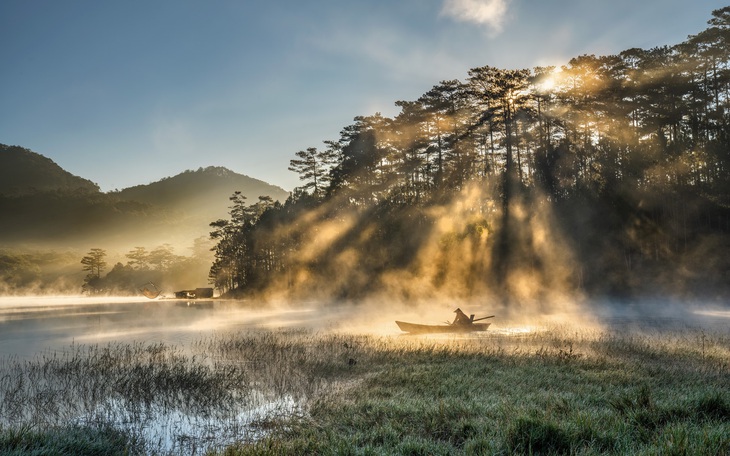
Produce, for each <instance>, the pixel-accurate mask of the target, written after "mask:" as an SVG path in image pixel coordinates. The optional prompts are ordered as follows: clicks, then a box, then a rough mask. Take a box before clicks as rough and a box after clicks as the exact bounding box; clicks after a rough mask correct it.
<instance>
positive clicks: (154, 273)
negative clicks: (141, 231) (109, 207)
mask: <svg viewBox="0 0 730 456" xmlns="http://www.w3.org/2000/svg"><path fill="white" fill-rule="evenodd" d="M191 250H192V252H191V255H190V256H184V255H177V254H175V249H174V247H173V246H171V245H170V244H163V245H160V246H157V247H155V248H154V249H152V250H148V249H147V248H146V247H141V246H140V247H135V248H134V249H132V250H130V251H129V252H127V253H126V254H125V255H124V257H125V258H126V263H122V262H121V261H117V262H116V263H114V265H113V266H112V267H111V268H109V262H108V261H107V251H106V250H105V249H102V248H92V249H90V250H89V251H88V252H87V253H86V255H85V256H84V257H83V258H82V259H81V265H82V266H81V269H82V270H83V271H84V272H85V273H86V276H85V278H84V280H83V285H82V286H81V291H82V292H83V293H85V294H88V295H139V294H140V293H141V292H142V291H143V290H144V289H145V288H148V289H153V290H157V291H159V292H162V291H165V292H170V291H175V290H177V289H190V288H196V287H200V286H202V285H204V284H203V283H200V278H201V277H205V271H206V270H207V269H208V267H209V266H210V244H209V242H208V241H207V240H206V239H205V238H198V239H196V240H195V242H194V244H193V246H192V248H191ZM77 264H78V262H77ZM77 290H78V289H77Z"/></svg>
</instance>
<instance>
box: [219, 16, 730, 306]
mask: <svg viewBox="0 0 730 456" xmlns="http://www.w3.org/2000/svg"><path fill="white" fill-rule="evenodd" d="M396 106H398V107H399V108H400V112H399V113H398V114H397V115H396V116H395V117H394V118H387V117H384V116H382V115H381V114H379V113H376V114H374V115H370V116H358V117H355V118H354V123H353V124H351V125H348V126H346V127H344V128H343V129H342V131H341V133H340V138H339V139H338V140H334V141H326V142H325V143H326V145H327V150H326V152H325V151H319V150H317V149H316V148H314V147H310V148H307V149H305V150H302V151H300V152H297V153H296V156H297V158H296V159H293V160H292V161H291V166H290V168H289V169H290V170H292V171H294V172H296V173H298V174H299V175H300V178H301V179H302V181H303V182H304V185H303V186H302V187H301V188H299V189H297V190H296V191H295V192H294V193H293V195H292V197H290V199H289V200H288V201H287V202H286V203H285V204H283V205H281V204H269V203H264V202H261V201H259V202H257V203H255V204H253V205H251V206H246V205H245V202H244V201H242V200H241V199H240V198H239V197H236V196H235V195H234V197H233V198H232V201H233V205H232V207H231V219H230V220H228V221H225V220H221V221H218V222H215V223H214V224H213V226H214V228H215V231H214V232H213V238H214V239H215V240H217V241H218V247H217V250H216V255H217V260H216V263H215V264H214V266H213V269H211V280H213V281H214V283H215V284H216V285H217V286H219V287H221V288H222V289H223V290H226V291H227V290H238V291H245V292H252V293H253V292H257V291H262V290H272V289H274V290H279V291H281V290H288V292H295V293H305V294H306V293H309V294H311V293H314V292H316V291H317V290H319V291H322V290H326V293H327V294H328V295H330V296H362V295H366V294H368V293H372V292H374V291H375V290H390V291H392V290H396V292H397V293H400V294H402V295H404V296H413V295H414V294H416V295H417V294H419V293H432V292H443V293H447V294H449V295H455V296H467V295H473V294H475V293H483V292H485V290H489V291H491V292H494V293H497V294H502V295H503V296H506V295H510V296H513V295H520V293H527V294H529V296H530V297H532V298H539V297H540V296H542V295H544V294H545V293H549V292H550V290H555V289H556V288H561V289H569V290H583V291H587V292H591V293H611V294H625V293H632V292H640V291H641V290H645V289H649V288H652V287H654V288H656V289H664V290H667V291H687V290H689V289H693V288H694V289H696V288H697V287H698V286H702V285H701V284H704V285H708V284H709V285H712V286H719V287H722V286H724V285H723V284H725V283H726V282H727V280H726V279H727V274H728V271H730V260H727V259H726V258H724V256H723V255H719V254H717V252H718V251H719V250H718V249H721V250H722V249H725V250H723V251H726V249H727V247H729V246H730V236H729V234H730V172H729V171H730V169H729V167H730V112H729V109H730V7H728V8H723V9H720V10H716V11H713V13H712V18H711V19H710V21H709V27H708V28H707V29H706V30H704V31H702V32H700V33H698V34H697V35H693V36H690V37H689V38H688V39H687V40H686V41H685V42H683V43H680V44H677V45H674V46H662V47H657V48H653V49H648V50H645V49H629V50H626V51H624V52H621V53H619V54H617V55H608V56H595V55H582V56H578V57H576V58H573V59H571V60H570V61H569V62H568V63H567V64H565V65H563V66H561V67H549V68H544V67H538V68H533V69H519V70H504V69H499V68H494V67H490V66H484V67H479V68H474V69H471V70H469V71H468V78H467V79H466V80H465V81H459V80H448V81H441V82H440V83H438V84H436V85H435V86H434V87H433V88H432V89H431V90H429V91H428V92H426V93H425V94H424V95H422V96H421V97H419V98H418V99H417V100H414V101H397V102H396ZM224 277H225V279H223V278H224ZM528 282H529V284H530V285H529V286H527V285H526V283H528ZM405 283H417V284H419V287H418V289H419V290H420V291H414V290H415V287H411V286H406V285H404V284H405ZM680 287H681V288H682V290H679V288H680ZM528 288H529V289H530V291H529V292H525V291H524V290H526V289H528Z"/></svg>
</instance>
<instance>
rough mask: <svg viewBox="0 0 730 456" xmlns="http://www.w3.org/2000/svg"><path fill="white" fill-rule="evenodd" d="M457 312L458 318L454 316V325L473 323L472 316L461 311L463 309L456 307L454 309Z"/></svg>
mask: <svg viewBox="0 0 730 456" xmlns="http://www.w3.org/2000/svg"><path fill="white" fill-rule="evenodd" d="M454 313H455V314H456V318H454V322H453V323H452V325H470V324H472V321H471V318H469V317H468V316H467V315H466V314H465V313H464V312H462V311H461V309H460V308H459V309H456V310H455V311H454Z"/></svg>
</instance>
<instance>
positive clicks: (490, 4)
mask: <svg viewBox="0 0 730 456" xmlns="http://www.w3.org/2000/svg"><path fill="white" fill-rule="evenodd" d="M509 2H510V0H444V6H443V8H442V9H441V14H443V15H445V16H450V17H452V18H454V19H456V20H457V21H463V22H473V23H475V24H482V25H487V26H488V27H489V28H491V30H492V32H494V33H499V32H501V31H502V24H503V22H504V18H505V16H506V15H507V5H508V3H509Z"/></svg>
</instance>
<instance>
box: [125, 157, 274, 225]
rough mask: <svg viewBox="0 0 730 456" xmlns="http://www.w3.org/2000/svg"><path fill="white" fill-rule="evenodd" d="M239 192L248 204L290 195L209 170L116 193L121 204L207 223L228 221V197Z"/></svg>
mask: <svg viewBox="0 0 730 456" xmlns="http://www.w3.org/2000/svg"><path fill="white" fill-rule="evenodd" d="M236 191H240V192H241V194H243V195H244V196H245V197H246V198H247V200H248V202H249V203H251V204H253V203H255V202H256V201H258V197H259V196H270V197H271V198H273V199H274V200H279V201H281V202H284V201H285V200H286V199H287V198H288V197H289V193H288V192H287V191H286V190H284V189H283V188H281V187H277V186H275V185H271V184H268V183H266V182H264V181H261V180H258V179H254V178H252V177H248V176H245V175H243V174H238V173H235V172H233V171H231V170H229V169H227V168H223V167H219V166H209V167H207V168H199V169H198V170H197V171H191V170H188V171H185V172H182V173H180V174H178V175H176V176H173V177H167V178H164V179H162V180H160V181H157V182H153V183H151V184H147V185H137V186H134V187H130V188H126V189H124V190H120V191H118V192H114V193H113V195H115V196H116V197H117V198H119V199H121V200H128V201H137V202H140V203H146V204H150V205H153V206H157V207H162V208H165V209H168V210H173V211H177V212H181V213H185V214H187V215H189V216H195V217H196V218H203V219H205V220H207V221H208V222H211V221H214V220H217V219H219V218H225V217H227V213H228V206H229V205H230V202H229V200H228V197H229V196H231V195H232V194H233V192H236Z"/></svg>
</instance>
